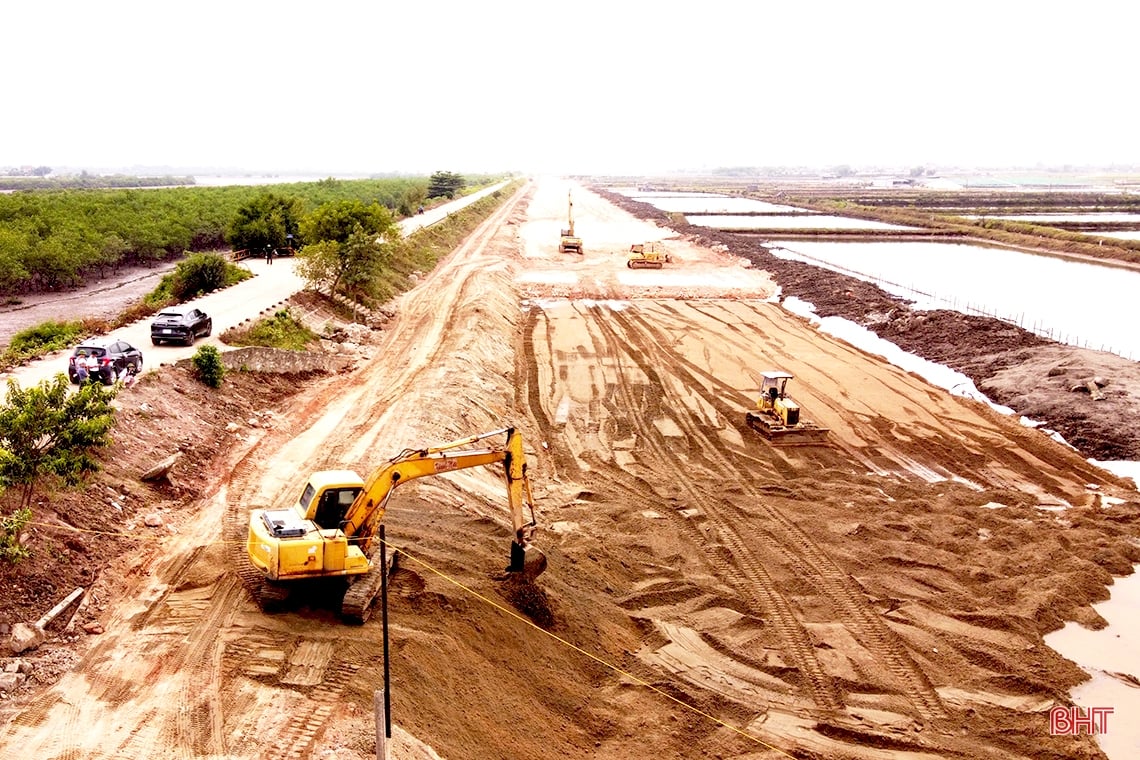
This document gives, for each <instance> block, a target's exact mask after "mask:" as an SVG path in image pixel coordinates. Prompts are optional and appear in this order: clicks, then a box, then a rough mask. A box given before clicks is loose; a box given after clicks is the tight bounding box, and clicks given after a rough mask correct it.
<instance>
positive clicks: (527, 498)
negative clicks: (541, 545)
mask: <svg viewBox="0 0 1140 760" xmlns="http://www.w3.org/2000/svg"><path fill="white" fill-rule="evenodd" d="M500 435H505V436H506V443H505V445H503V446H493V447H489V448H470V446H472V445H473V444H476V443H479V442H481V441H484V440H485V439H488V438H492V437H495V436H500ZM500 462H501V463H502V464H503V476H504V479H505V482H506V486H507V500H508V502H509V503H510V511H511V522H512V525H513V527H514V539H513V541H512V542H511V554H510V564H509V565H508V566H507V568H506V572H507V577H511V576H514V577H518V578H524V579H526V580H534V579H535V578H537V577H538V576H539V575H540V574H541V573H542V572H543V571H544V570H545V569H546V556H545V555H544V554H543V553H542V552H541V551H540V550H538V549H537V548H536V547H534V546H533V545H532V544H531V539H532V537H533V536H534V533H535V531H536V530H537V527H536V522H535V518H534V505H533V499H532V497H531V493H530V481H529V480H528V479H527V473H526V455H525V454H524V452H523V443H522V435H521V433H519V432H518V431H517V430H515V429H514V428H503V429H501V430H493V431H491V432H489V433H481V434H479V435H473V436H470V437H468V438H461V439H459V440H457V441H452V442H451V443H445V444H443V445H441V446H434V447H430V448H423V449H405V450H404V451H402V452H400V453H399V454H397V455H396V456H395V457H393V458H392V459H390V460H388V461H387V462H386V463H384V464H382V465H380V466H379V467H377V468H376V469H375V470H373V471H372V473H371V474H370V475H369V476H368V479H367V480H363V479H362V478H361V477H360V476H359V475H357V474H356V473H355V472H353V471H351V470H324V471H320V472H314V473H313V474H312V475H311V476H310V477H309V482H308V483H307V484H306V486H305V488H304V490H303V491H302V492H301V495H300V498H299V499H298V500H297V503H296V504H294V505H293V506H292V507H287V508H284V509H255V510H253V511H252V512H251V513H250V516H249V538H248V541H247V546H246V549H247V551H248V554H249V561H250V563H251V564H252V565H253V566H254V567H255V568H256V569H257V570H258V571H259V572H260V573H261V575H262V576H263V581H262V585H261V588H260V589H259V590H258V592H257V601H258V603H259V604H260V605H261V606H262V608H263V609H266V610H269V609H271V608H273V607H275V606H276V605H278V604H280V603H281V602H284V601H285V600H286V599H287V598H288V596H289V592H290V590H291V588H292V587H293V586H295V585H296V583H297V582H298V581H302V580H314V579H316V580H319V581H321V582H322V583H323V582H328V583H330V588H335V589H336V590H337V592H338V593H343V600H342V602H341V616H342V617H343V618H344V619H345V620H346V621H347V622H350V623H364V622H365V621H366V620H368V618H369V617H370V616H371V614H372V609H373V605H374V603H375V600H376V595H377V594H378V593H379V591H380V583H381V581H382V580H383V575H384V573H386V572H388V570H389V567H390V559H389V558H388V557H385V548H384V547H382V546H377V544H378V543H379V542H378V541H377V535H378V532H379V528H380V521H381V520H382V519H383V517H384V512H385V509H386V508H387V504H388V498H389V497H390V496H391V495H392V491H393V490H394V489H395V488H396V486H398V485H400V484H401V483H406V482H407V481H409V480H413V479H415V478H422V477H426V476H429V475H439V474H441V473H445V472H452V471H454V470H462V469H465V468H467V467H485V466H489V465H493V464H497V463H500ZM524 508H525V509H526V510H529V512H530V517H529V519H527V517H526V515H525V514H524ZM392 559H394V557H393V558H392ZM346 585H347V589H346Z"/></svg>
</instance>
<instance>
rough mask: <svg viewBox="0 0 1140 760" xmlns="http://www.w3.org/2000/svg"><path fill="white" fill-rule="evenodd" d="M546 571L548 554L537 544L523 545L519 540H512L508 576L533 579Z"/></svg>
mask: <svg viewBox="0 0 1140 760" xmlns="http://www.w3.org/2000/svg"><path fill="white" fill-rule="evenodd" d="M544 572H546V555H545V554H544V553H543V552H542V550H541V549H539V548H538V547H536V546H533V545H528V546H525V547H524V546H522V545H521V544H519V543H518V542H517V541H512V542H511V564H510V566H508V567H507V576H508V577H510V576H515V577H522V578H523V579H525V580H527V581H533V580H534V579H535V578H537V577H538V576H540V575H542V574H543V573H544Z"/></svg>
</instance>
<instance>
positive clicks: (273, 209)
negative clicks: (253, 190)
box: [226, 193, 304, 252]
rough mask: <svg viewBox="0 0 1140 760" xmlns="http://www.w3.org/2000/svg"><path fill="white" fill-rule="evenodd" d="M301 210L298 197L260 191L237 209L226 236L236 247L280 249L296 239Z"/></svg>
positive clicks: (301, 206)
mask: <svg viewBox="0 0 1140 760" xmlns="http://www.w3.org/2000/svg"><path fill="white" fill-rule="evenodd" d="M303 213H304V204H303V202H302V201H301V200H300V199H299V198H287V197H285V196H283V195H277V194H276V193H262V194H261V195H259V196H257V197H256V198H254V199H253V200H252V201H250V202H249V203H247V204H245V205H244V206H242V207H241V208H239V209H238V212H237V216H236V217H235V218H234V219H233V221H231V222H230V226H229V229H228V230H227V233H226V240H227V241H228V242H229V244H230V245H231V246H233V248H234V250H235V251H257V252H260V251H264V250H266V249H267V248H273V249H276V250H282V249H284V248H287V247H289V242H290V241H291V240H296V239H297V237H298V232H299V229H300V220H301V216H302V214H303ZM290 236H292V237H290Z"/></svg>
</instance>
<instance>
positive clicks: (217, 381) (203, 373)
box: [191, 346, 226, 388]
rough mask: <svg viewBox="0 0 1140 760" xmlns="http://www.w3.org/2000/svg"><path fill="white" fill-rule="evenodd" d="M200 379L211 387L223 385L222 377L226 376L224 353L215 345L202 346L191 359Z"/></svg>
mask: <svg viewBox="0 0 1140 760" xmlns="http://www.w3.org/2000/svg"><path fill="white" fill-rule="evenodd" d="M191 361H192V362H194V369H195V370H196V372H197V374H198V379H199V380H201V381H202V382H203V383H205V384H206V385H208V386H210V387H211V388H220V387H222V378H224V377H225V376H226V367H225V365H224V364H222V355H221V354H219V353H218V349H217V348H216V347H214V346H202V347H201V348H199V349H198V350H197V352H195V354H194V357H193V358H192V359H191Z"/></svg>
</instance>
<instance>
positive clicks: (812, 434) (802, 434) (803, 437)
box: [748, 412, 829, 446]
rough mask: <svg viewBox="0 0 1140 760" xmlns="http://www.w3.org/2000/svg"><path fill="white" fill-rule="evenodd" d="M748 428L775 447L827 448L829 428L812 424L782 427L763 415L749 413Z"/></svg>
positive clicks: (805, 423)
mask: <svg viewBox="0 0 1140 760" xmlns="http://www.w3.org/2000/svg"><path fill="white" fill-rule="evenodd" d="M748 426H749V427H751V428H752V429H753V430H755V431H756V432H758V433H760V435H762V436H764V437H765V438H767V439H768V442H769V443H770V444H772V445H773V446H826V445H829V444H828V440H827V434H828V428H824V427H819V426H817V425H814V424H812V423H810V422H802V423H800V424H799V425H793V426H788V425H782V424H778V423H775V422H772V421H770V420H769V418H768V417H765V416H764V415H761V414H756V413H753V412H749V413H748Z"/></svg>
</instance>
